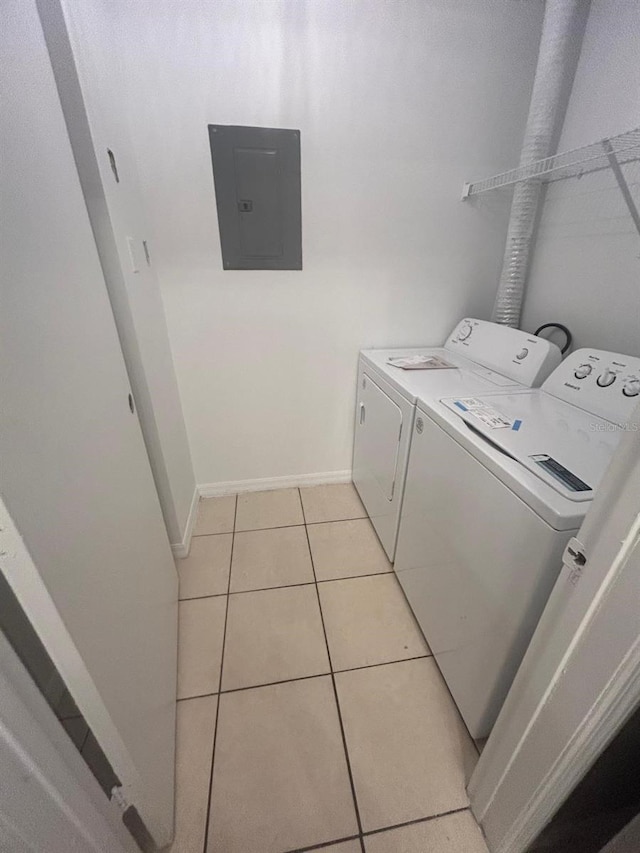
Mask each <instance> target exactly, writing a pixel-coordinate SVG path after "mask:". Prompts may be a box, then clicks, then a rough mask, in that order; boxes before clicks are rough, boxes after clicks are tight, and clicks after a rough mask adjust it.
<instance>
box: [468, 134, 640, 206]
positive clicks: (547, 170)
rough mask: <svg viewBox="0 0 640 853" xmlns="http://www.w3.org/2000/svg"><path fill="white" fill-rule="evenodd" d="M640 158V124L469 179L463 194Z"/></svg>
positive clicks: (576, 174)
mask: <svg viewBox="0 0 640 853" xmlns="http://www.w3.org/2000/svg"><path fill="white" fill-rule="evenodd" d="M636 160H640V127H637V128H635V129H634V130H628V131H627V132H626V133H621V134H619V135H618V136H612V137H611V138H610V139H600V140H598V142H593V143H591V145H584V146H582V147H581V148H574V149H573V150H572V151H565V152H563V153H561V154H554V155H553V156H552V157H545V158H544V159H543V160H536V161H535V162H533V163H528V164H527V165H525V166H519V167H518V168H517V169H510V170H509V171H508V172H502V173H501V174H500V175H494V176H493V177H491V178H485V180H483V181H475V182H474V183H467V184H465V185H464V187H463V191H462V198H463V199H466V198H469V197H470V196H473V195H479V194H480V193H484V192H488V191H489V190H496V189H499V188H500V187H508V186H511V185H512V184H517V183H519V182H520V181H539V182H540V183H548V182H549V181H557V180H561V179H564V178H575V177H581V176H582V175H585V174H587V173H588V172H594V171H598V170H600V169H608V168H610V167H614V163H617V166H618V167H619V166H621V165H624V164H625V163H632V162H634V161H636Z"/></svg>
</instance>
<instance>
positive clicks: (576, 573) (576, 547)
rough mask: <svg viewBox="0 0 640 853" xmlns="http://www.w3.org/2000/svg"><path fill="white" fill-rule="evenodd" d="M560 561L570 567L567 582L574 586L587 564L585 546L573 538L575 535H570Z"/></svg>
mask: <svg viewBox="0 0 640 853" xmlns="http://www.w3.org/2000/svg"><path fill="white" fill-rule="evenodd" d="M562 562H563V563H564V565H565V566H566V567H567V568H568V569H570V572H569V583H570V584H572V586H575V585H576V584H577V583H578V581H579V580H580V578H581V577H582V572H583V569H584V567H585V566H586V565H587V555H586V553H585V547H584V545H583V544H582V542H581V541H580V540H579V539H576V538H575V536H572V537H571V539H569V541H568V542H567V546H566V548H565V549H564V553H563V555H562Z"/></svg>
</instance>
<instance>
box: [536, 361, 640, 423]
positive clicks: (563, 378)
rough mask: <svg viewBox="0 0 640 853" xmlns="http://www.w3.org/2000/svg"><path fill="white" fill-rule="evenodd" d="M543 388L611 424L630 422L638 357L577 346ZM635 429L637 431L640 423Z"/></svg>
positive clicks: (638, 395) (639, 378)
mask: <svg viewBox="0 0 640 853" xmlns="http://www.w3.org/2000/svg"><path fill="white" fill-rule="evenodd" d="M542 390H543V391H546V392H547V393H548V394H553V396H554V397H559V398H560V399H561V400H566V401H567V402H568V403H573V405H574V406H578V407H579V408H581V409H584V410H585V411H586V412H591V413H592V414H594V415H599V416H600V417H601V418H605V420H608V421H611V422H612V423H616V424H629V423H630V418H631V413H632V412H633V410H634V408H635V407H636V406H637V405H638V404H639V403H640V358H634V357H633V356H630V355H622V354H621V353H616V352H607V351H606V350H598V349H579V350H576V351H575V352H573V353H571V355H569V356H567V358H566V359H565V360H564V361H563V362H562V364H561V365H560V367H557V368H556V369H555V370H554V371H553V373H552V374H551V376H550V377H549V378H548V379H547V380H546V381H545V383H544V385H543V386H542ZM630 428H631V427H630ZM635 428H636V429H637V430H639V431H640V423H638V424H637V426H636V427H635Z"/></svg>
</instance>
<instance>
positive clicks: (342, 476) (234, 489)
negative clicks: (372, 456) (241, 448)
mask: <svg viewBox="0 0 640 853" xmlns="http://www.w3.org/2000/svg"><path fill="white" fill-rule="evenodd" d="M350 482H351V470H346V471H325V472H324V473H320V474H295V475H292V476H289V477H264V478H263V479H260V480H229V481H227V482H223V483H201V484H200V485H199V486H198V491H199V492H200V497H203V498H216V497H219V496H221V495H237V494H240V493H241V492H266V491H271V490H272V489H290V488H297V487H298V486H324V485H326V484H329V483H350Z"/></svg>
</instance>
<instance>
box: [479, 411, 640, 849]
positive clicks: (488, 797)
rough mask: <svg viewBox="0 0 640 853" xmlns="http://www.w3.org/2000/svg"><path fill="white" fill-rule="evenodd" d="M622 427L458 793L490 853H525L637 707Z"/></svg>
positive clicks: (636, 521)
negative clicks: (579, 554) (573, 548)
mask: <svg viewBox="0 0 640 853" xmlns="http://www.w3.org/2000/svg"><path fill="white" fill-rule="evenodd" d="M631 421H632V422H633V423H636V424H638V430H632V429H630V430H629V431H628V432H627V433H626V434H625V435H624V436H623V438H622V440H621V442H620V445H619V447H618V450H617V452H616V454H615V455H614V458H613V460H612V463H611V465H610V467H609V470H608V471H607V473H606V475H605V478H604V480H603V482H602V484H601V487H600V489H599V491H598V493H597V495H596V499H595V500H594V503H593V505H592V507H591V509H590V511H589V513H588V514H587V517H586V518H585V522H584V524H583V526H582V528H581V530H580V532H579V534H578V539H579V541H580V543H583V544H584V548H585V554H586V557H587V562H586V564H585V565H584V566H583V567H582V568H581V569H578V570H576V566H575V564H574V563H573V562H572V561H570V560H569V559H568V558H567V561H566V563H565V565H564V566H563V569H562V572H561V574H560V576H559V578H558V582H557V584H556V586H555V588H554V591H553V593H552V595H551V597H550V599H549V602H548V605H547V608H546V609H545V612H544V613H543V616H542V618H541V620H540V623H539V626H538V629H537V631H536V634H535V635H534V637H533V640H532V642H531V645H530V647H529V650H528V651H527V654H526V656H525V658H524V660H523V664H522V666H521V668H520V670H519V672H518V675H517V677H516V680H515V681H514V684H513V687H512V690H511V691H510V693H509V696H508V698H507V701H506V702H505V705H504V707H503V710H502V712H501V714H500V716H499V718H498V721H497V723H496V726H495V728H494V731H493V732H492V735H491V737H490V738H489V741H488V742H487V745H486V747H485V750H484V752H483V754H482V756H481V758H480V761H479V762H478V765H477V768H476V771H475V772H474V775H473V777H472V779H471V782H470V784H469V795H470V799H471V807H472V810H473V812H474V814H475V816H476V818H477V819H478V821H479V822H480V823H481V824H482V826H483V829H484V830H485V833H486V836H487V840H488V843H489V847H490V849H491V850H492V851H493V853H522V851H524V850H526V849H527V847H528V846H529V845H530V844H531V842H532V841H533V840H534V839H535V838H536V836H537V835H538V833H539V832H540V831H541V830H542V829H543V828H544V826H545V825H546V824H547V823H548V822H549V820H550V819H551V818H552V817H553V815H554V814H555V812H556V811H557V810H558V808H559V807H560V806H561V805H562V803H563V802H564V801H565V799H566V798H567V796H568V795H569V794H570V792H571V791H572V790H573V789H574V788H575V786H576V785H577V784H578V782H579V781H580V780H581V779H582V778H583V776H584V775H585V773H586V772H587V771H588V769H589V768H590V767H591V765H592V764H593V762H594V761H595V760H596V758H597V757H598V755H600V753H601V752H602V751H603V750H604V749H605V748H606V746H607V744H608V743H609V742H610V741H611V740H612V738H613V737H614V735H615V733H616V732H617V731H618V730H619V729H620V727H621V726H622V725H623V724H624V723H625V722H626V720H627V719H628V718H629V716H630V715H631V714H632V713H633V711H634V710H635V708H636V707H637V705H638V701H639V699H640V636H639V634H640V631H639V630H638V629H639V628H640V616H638V615H636V616H634V615H633V614H634V610H633V607H634V604H635V610H636V611H637V610H638V608H637V601H638V600H639V598H638V595H639V593H640V511H639V510H640V407H639V408H638V409H637V410H636V412H635V413H634V417H632V419H631ZM630 608H631V610H630ZM612 624H613V625H615V626H616V630H613V631H612V629H611V626H612Z"/></svg>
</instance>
